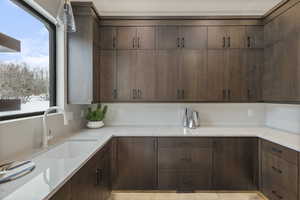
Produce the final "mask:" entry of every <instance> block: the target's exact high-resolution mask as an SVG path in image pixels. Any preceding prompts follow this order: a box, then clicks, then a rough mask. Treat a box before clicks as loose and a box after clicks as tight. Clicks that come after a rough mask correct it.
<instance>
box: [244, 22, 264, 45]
mask: <svg viewBox="0 0 300 200" xmlns="http://www.w3.org/2000/svg"><path fill="white" fill-rule="evenodd" d="M246 48H251V49H263V48H264V27H263V26H247V27H246Z"/></svg>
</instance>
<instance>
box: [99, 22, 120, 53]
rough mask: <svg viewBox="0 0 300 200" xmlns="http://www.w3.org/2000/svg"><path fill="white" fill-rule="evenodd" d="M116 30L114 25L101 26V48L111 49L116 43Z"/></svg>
mask: <svg viewBox="0 0 300 200" xmlns="http://www.w3.org/2000/svg"><path fill="white" fill-rule="evenodd" d="M116 37H117V30H116V28H115V27H101V49H102V50H112V49H115V48H116V45H117V38H116Z"/></svg>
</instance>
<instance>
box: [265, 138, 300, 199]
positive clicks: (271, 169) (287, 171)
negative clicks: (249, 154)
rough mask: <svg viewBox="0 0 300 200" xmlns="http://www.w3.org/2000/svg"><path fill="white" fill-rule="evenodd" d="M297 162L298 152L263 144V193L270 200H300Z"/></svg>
mask: <svg viewBox="0 0 300 200" xmlns="http://www.w3.org/2000/svg"><path fill="white" fill-rule="evenodd" d="M270 147H271V148H270ZM270 150H271V151H270ZM297 161H298V156H297V152H296V151H293V150H290V149H287V148H285V147H282V146H279V145H276V144H274V143H270V142H265V141H264V142H263V150H262V192H263V193H264V194H265V195H266V196H267V197H268V198H269V199H270V200H281V199H288V200H297V199H298V176H299V175H298V165H297V163H298V162H297Z"/></svg>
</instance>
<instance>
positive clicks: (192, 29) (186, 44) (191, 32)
mask: <svg viewBox="0 0 300 200" xmlns="http://www.w3.org/2000/svg"><path fill="white" fill-rule="evenodd" d="M180 32H181V34H180V35H181V43H182V48H185V49H205V48H207V27H204V26H187V27H181V28H180Z"/></svg>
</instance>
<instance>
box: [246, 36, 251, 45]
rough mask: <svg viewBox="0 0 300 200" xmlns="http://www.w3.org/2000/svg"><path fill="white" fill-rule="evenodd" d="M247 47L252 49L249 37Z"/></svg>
mask: <svg viewBox="0 0 300 200" xmlns="http://www.w3.org/2000/svg"><path fill="white" fill-rule="evenodd" d="M247 47H248V48H250V47H251V38H250V37H249V36H248V37H247Z"/></svg>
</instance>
